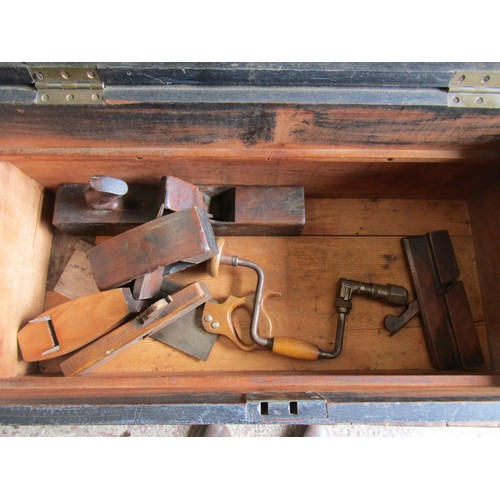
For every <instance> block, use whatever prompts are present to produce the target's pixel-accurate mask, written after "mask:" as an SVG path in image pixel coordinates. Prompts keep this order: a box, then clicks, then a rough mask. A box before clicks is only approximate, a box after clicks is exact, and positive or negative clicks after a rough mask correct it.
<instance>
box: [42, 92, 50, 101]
mask: <svg viewBox="0 0 500 500" xmlns="http://www.w3.org/2000/svg"><path fill="white" fill-rule="evenodd" d="M41 99H42V101H43V102H47V101H48V100H49V96H48V95H47V94H43V95H42V97H41Z"/></svg>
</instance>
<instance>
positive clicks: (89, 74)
mask: <svg viewBox="0 0 500 500" xmlns="http://www.w3.org/2000/svg"><path fill="white" fill-rule="evenodd" d="M87 76H88V77H89V78H90V79H91V80H93V79H94V78H95V72H94V71H87Z"/></svg>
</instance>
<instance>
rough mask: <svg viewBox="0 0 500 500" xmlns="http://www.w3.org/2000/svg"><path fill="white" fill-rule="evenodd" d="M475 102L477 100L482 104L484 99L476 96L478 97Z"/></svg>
mask: <svg viewBox="0 0 500 500" xmlns="http://www.w3.org/2000/svg"><path fill="white" fill-rule="evenodd" d="M476 102H477V103H478V104H484V99H483V98H482V97H478V98H477V99H476Z"/></svg>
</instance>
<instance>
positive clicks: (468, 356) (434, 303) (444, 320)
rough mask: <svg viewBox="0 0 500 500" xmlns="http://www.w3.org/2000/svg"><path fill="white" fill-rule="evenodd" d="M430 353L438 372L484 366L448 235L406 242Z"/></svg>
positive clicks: (425, 236)
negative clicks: (439, 370) (440, 370)
mask: <svg viewBox="0 0 500 500" xmlns="http://www.w3.org/2000/svg"><path fill="white" fill-rule="evenodd" d="M403 246H404V249H405V252H406V257H407V260H408V264H409V267H410V272H411V275H412V278H413V285H414V288H415V292H416V295H417V300H418V304H419V307H420V314H421V317H422V322H423V325H424V333H425V338H426V343H427V349H428V351H429V356H430V358H431V362H432V364H433V366H434V367H435V368H437V369H454V368H464V369H471V368H477V367H480V366H482V365H483V364H484V358H483V355H482V353H481V346H480V342H479V339H478V338H477V334H476V332H475V327H474V320H473V316H472V313H471V311H470V307H469V303H468V301H467V296H466V294H465V288H464V286H463V283H461V282H459V281H456V279H457V278H458V277H459V275H460V271H459V268H458V263H457V261H456V258H455V253H454V251H453V246H452V243H451V239H450V237H449V234H448V232H447V231H435V232H432V233H429V234H426V235H422V236H412V237H409V238H403Z"/></svg>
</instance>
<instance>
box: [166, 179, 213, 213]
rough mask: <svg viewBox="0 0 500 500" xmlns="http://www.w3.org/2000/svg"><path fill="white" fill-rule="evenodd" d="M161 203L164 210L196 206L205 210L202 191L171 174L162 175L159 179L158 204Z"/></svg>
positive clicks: (171, 210)
mask: <svg viewBox="0 0 500 500" xmlns="http://www.w3.org/2000/svg"><path fill="white" fill-rule="evenodd" d="M162 203H163V205H164V207H165V210H167V211H170V212H180V211H181V210H186V208H192V207H198V208H199V209H200V210H206V208H207V207H206V206H205V202H204V200H203V194H202V192H201V191H200V190H199V189H198V188H197V187H196V186H195V185H194V184H190V183H189V182H185V181H183V180H182V179H179V178H178V177H173V176H171V175H169V176H166V177H163V178H162V179H161V181H160V199H159V203H158V205H161V204H162Z"/></svg>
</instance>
